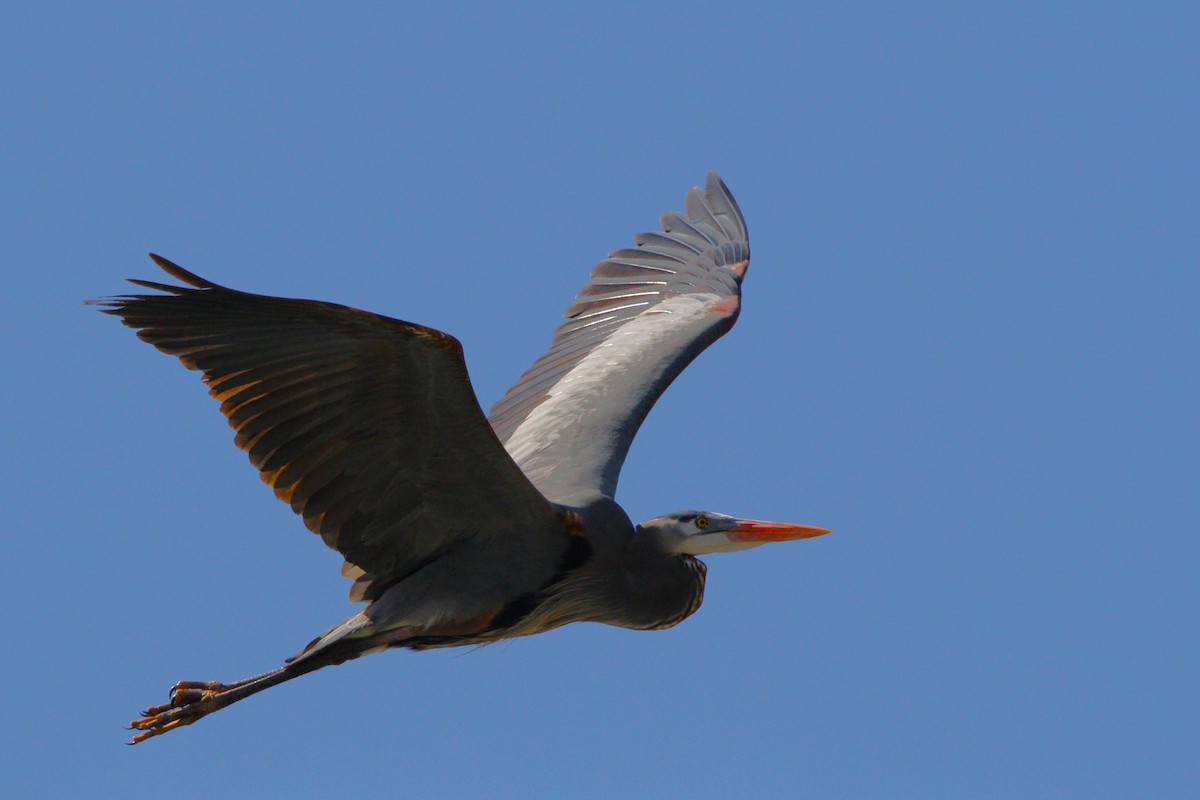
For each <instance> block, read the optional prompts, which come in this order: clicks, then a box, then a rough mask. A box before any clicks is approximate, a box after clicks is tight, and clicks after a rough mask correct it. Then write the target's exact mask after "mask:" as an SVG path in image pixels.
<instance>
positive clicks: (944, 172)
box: [0, 2, 1200, 798]
mask: <svg viewBox="0 0 1200 800" xmlns="http://www.w3.org/2000/svg"><path fill="white" fill-rule="evenodd" d="M104 5H105V6H106V7H105V8H103V9H102V8H101V6H99V5H95V4H81V3H79V4H72V3H65V4H58V5H51V4H41V3H39V4H9V5H7V6H6V8H5V10H4V11H3V12H0V69H2V70H3V72H2V75H3V79H2V86H0V89H2V91H3V101H4V102H3V105H4V108H5V123H4V146H3V147H2V148H0V169H2V171H3V173H2V174H3V183H4V187H5V191H4V192H2V193H0V237H2V240H3V242H4V250H5V260H6V263H7V264H8V267H7V269H6V270H5V275H6V287H5V288H6V294H7V297H8V302H7V303H6V310H5V313H4V315H3V318H2V322H0V324H2V325H3V326H4V341H5V342H6V347H5V348H4V349H3V356H2V358H3V374H4V375H5V377H6V388H7V393H6V394H7V399H6V401H5V403H6V410H7V413H6V414H5V415H4V423H3V424H4V434H3V435H4V450H5V452H6V454H7V458H6V459H5V478H4V481H3V492H4V496H5V503H4V505H5V508H6V509H7V512H8V513H7V518H6V520H5V523H6V524H5V530H6V532H7V541H8V547H7V558H6V559H5V560H4V566H3V580H2V581H0V585H2V586H3V592H4V598H3V603H4V607H5V608H6V609H7V614H6V622H5V628H6V641H7V644H6V645H5V648H4V653H5V657H4V658H3V659H0V664H2V670H3V672H2V673H0V674H2V675H3V679H4V687H5V689H4V705H5V713H4V714H3V716H2V717H0V727H2V730H3V738H4V751H5V754H6V758H5V762H6V764H7V766H6V768H5V769H4V770H3V771H2V772H0V795H3V796H6V797H35V796H45V797H88V796H90V797H118V796H120V797H130V798H134V797H162V796H166V794H167V793H168V792H167V790H166V789H165V788H164V787H165V786H167V785H171V786H172V787H173V788H172V789H171V790H170V792H169V794H170V795H171V796H173V797H178V798H223V797H230V798H233V797H280V796H285V795H286V796H291V797H296V798H307V797H343V796H354V795H356V794H361V795H366V794H370V795H371V796H384V795H389V794H391V795H404V796H411V797H423V796H461V797H539V796H549V795H550V794H552V793H553V794H554V795H555V796H561V797H581V798H592V797H595V798H601V797H604V798H608V797H613V796H636V797H649V796H653V797H664V798H674V797H680V798H682V797H687V798H708V797H713V798H715V797H728V796H743V797H748V796H754V797H839V798H876V797H913V798H916V797H920V798H931V797H953V798H962V797H998V796H1008V797H1013V796H1021V797H1067V796H1075V797H1132V796H1175V797H1178V796H1182V795H1183V794H1185V793H1187V792H1189V791H1194V789H1195V786H1196V785H1197V782H1198V781H1200V767H1198V766H1197V765H1198V763H1200V762H1198V761H1197V759H1196V752H1197V747H1198V746H1200V731H1198V727H1200V722H1198V721H1200V690H1198V689H1197V683H1196V679H1195V676H1196V675H1198V674H1200V652H1198V648H1197V643H1196V628H1197V621H1198V614H1197V612H1198V610H1200V609H1198V605H1200V603H1198V597H1197V594H1198V593H1197V575H1198V574H1200V544H1198V543H1200V536H1197V533H1198V531H1197V520H1198V519H1200V508H1198V505H1200V504H1198V502H1197V498H1198V491H1197V490H1198V488H1200V485H1198V478H1200V469H1198V466H1200V464H1198V462H1200V459H1198V455H1200V447H1198V439H1200V437H1198V436H1197V433H1198V431H1197V421H1196V398H1197V395H1198V392H1200V380H1198V378H1197V369H1196V364H1197V346H1196V345H1197V342H1198V341H1200V338H1198V333H1200V331H1197V327H1198V326H1197V318H1198V314H1197V311H1198V309H1197V297H1198V296H1200V278H1198V272H1197V253H1198V252H1200V248H1198V245H1200V233H1198V231H1200V226H1198V225H1197V221H1198V219H1200V214H1198V212H1200V203H1198V202H1197V201H1198V193H1197V186H1198V185H1200V184H1198V180H1200V159H1198V157H1197V150H1196V143H1197V141H1200V96H1198V95H1200V90H1198V87H1200V83H1197V80H1196V76H1197V74H1198V73H1197V68H1198V67H1200V63H1198V62H1200V57H1198V56H1197V48H1196V42H1197V41H1198V34H1200V30H1198V28H1200V24H1198V23H1200V15H1198V14H1197V12H1196V11H1195V9H1194V6H1192V5H1191V4H1182V3H1180V4H1171V3H1160V4H1153V7H1148V6H1142V5H1137V4H1126V5H1121V4H1108V3H1094V4H1054V5H1051V4H945V5H939V4H919V5H913V4H895V5H871V4H865V5H851V4H825V5H806V6H803V7H801V6H800V5H799V4H783V3H779V4H769V5H756V6H743V5H739V4H729V3H705V2H695V3H689V4H654V5H647V4H607V5H605V6H603V7H600V6H592V7H584V6H579V7H576V8H572V9H571V10H567V9H565V8H562V7H560V6H559V5H557V4H543V5H536V4H533V5H523V6H516V5H501V4H492V5H484V4H436V5H434V4H426V5H408V6H404V7H401V6H399V5H398V4H365V3H364V4H355V5H353V6H352V7H350V8H349V9H346V8H335V7H334V6H333V5H324V4H320V5H318V4H310V5H301V4H286V5H285V4H280V5H275V6H271V5H261V4H251V5H249V6H247V5H246V4H220V3H208V4H172V5H171V7H170V8H167V7H165V6H163V5H160V4H142V3H119V4H104ZM587 8H590V10H586V9H587ZM709 169H716V170H719V171H720V172H721V174H722V175H723V176H724V178H725V179H726V181H727V182H728V184H729V186H730V187H731V189H732V190H733V191H734V193H735V194H736V196H737V198H738V200H739V202H740V203H741V206H742V209H743V211H744V212H745V214H746V217H747V220H748V222H749V228H750V232H751V240H752V242H753V251H754V260H753V264H752V266H751V270H750V273H749V275H748V277H747V280H746V284H745V292H746V294H745V304H744V313H743V315H742V318H741V321H740V322H739V324H738V326H737V328H735V329H734V331H733V332H732V333H731V334H730V335H729V336H728V337H726V338H725V339H723V340H721V341H720V342H719V343H717V344H716V345H715V346H714V347H713V348H712V349H711V350H710V351H709V352H707V353H705V354H704V355H703V356H702V357H701V358H700V359H699V360H698V361H697V363H696V364H695V365H693V366H692V367H691V368H690V369H689V370H688V371H687V373H686V374H685V375H684V376H683V377H682V378H681V379H680V380H679V381H677V383H676V384H675V385H674V386H673V387H672V388H671V389H670V391H669V392H668V393H667V394H666V395H665V397H664V398H663V400H662V401H661V402H660V404H659V405H658V407H657V408H656V409H655V411H654V412H653V413H652V414H651V416H650V418H649V420H648V422H647V424H646V426H645V427H644V428H643V430H642V433H641V435H640V436H639V438H638V441H637V443H636V445H635V447H634V449H633V451H632V453H631V456H630V459H629V461H628V463H627V464H626V468H625V471H624V473H623V478H622V484H621V489H620V493H619V498H618V499H619V500H620V501H621V502H622V503H623V504H624V505H625V507H626V508H627V509H628V510H629V512H630V514H631V516H633V517H634V518H635V519H645V518H648V517H652V516H656V515H658V514H661V513H665V512H668V511H673V510H678V509H685V508H693V507H699V508H708V509H712V510H715V511H722V512H727V513H732V514H736V515H739V516H750V517H759V518H764V519H782V520H794V521H796V522H804V523H809V524H814V525H821V526H826V527H830V528H833V529H835V531H836V533H835V535H833V536H828V537H824V538H821V539H817V540H813V541H807V542H799V543H794V544H791V545H786V546H785V545H779V546H776V547H768V548H760V549H758V550H755V551H752V552H749V553H741V554H734V555H728V556H714V557H711V558H709V559H708V563H709V567H710V570H709V583H708V592H707V598H706V601H705V605H704V608H703V609H701V611H700V612H699V613H698V614H697V615H696V616H695V617H693V618H692V619H690V620H688V621H687V622H686V623H685V624H683V625H682V626H680V627H678V628H676V629H673V630H670V631H666V632H661V633H653V634H648V633H634V632H629V631H622V630H617V629H612V628H604V627H601V626H595V625H586V626H582V625H581V626H575V627H572V628H567V629H564V630H561V631H558V632H555V633H552V634H549V635H546V636H542V637H537V638H532V639H527V640H522V641H517V642H513V643H507V644H501V645H499V646H495V647H490V648H485V649H483V650H479V651H472V652H441V653H436V652H435V653H418V654H414V653H403V652H400V653H387V654H384V655H381V656H373V657H371V658H367V659H363V660H361V661H358V662H355V663H352V664H347V665H344V666H342V667H338V668H336V669H329V670H325V671H322V672H320V673H317V674H315V675H312V676H308V677H306V678H304V679H302V680H299V681H295V682H292V683H290V684H288V685H286V686H283V687H280V688H276V689H273V690H271V691H269V692H267V693H265V694H263V695H260V696H258V697H255V698H254V699H252V700H248V701H246V702H245V703H242V704H239V705H238V706H236V707H234V708H231V709H229V710H227V711H224V712H222V713H221V714H219V715H216V716H214V717H211V718H209V719H206V720H204V721H203V722H202V723H200V724H198V725H195V726H193V727H192V728H189V729H187V730H185V731H181V732H179V733H175V734H172V735H170V736H167V737H164V738H162V739H159V740H156V741H153V742H150V743H148V744H147V745H145V746H141V747H137V748H126V747H123V746H122V744H121V743H122V742H123V741H125V739H126V736H127V733H126V732H125V731H123V730H122V726H123V724H124V723H125V722H126V721H128V720H129V719H131V718H132V716H133V715H134V714H135V713H136V712H137V711H138V710H139V709H140V708H143V707H145V706H146V705H147V704H150V703H156V702H160V701H161V698H162V697H163V696H164V695H165V691H166V689H167V687H168V686H169V685H170V684H171V683H172V682H174V681H175V680H178V679H181V678H188V679H219V680H232V679H235V678H238V677H243V676H246V675H249V674H253V673H256V672H259V671H262V670H265V669H268V668H271V667H273V666H275V665H277V664H278V663H279V661H280V660H281V659H282V658H283V657H284V656H286V655H288V654H289V653H291V652H293V651H294V650H295V649H296V648H297V647H298V646H300V645H302V644H303V643H305V642H307V641H308V640H309V639H310V638H311V637H312V636H314V635H315V634H316V633H318V632H320V631H321V630H323V629H324V628H325V627H326V626H327V625H329V624H331V623H333V622H335V621H337V620H339V619H341V618H342V617H343V616H345V615H347V614H348V613H349V612H350V611H351V608H352V607H351V606H350V605H349V603H348V602H347V601H346V599H345V592H346V589H347V586H346V585H345V582H344V581H343V579H342V578H341V577H340V576H339V575H338V566H339V563H340V559H339V558H338V557H337V555H336V554H335V553H332V552H330V551H328V550H326V549H325V548H323V547H322V546H321V544H320V542H319V541H318V540H317V539H315V538H314V537H312V536H311V535H309V534H308V533H307V532H305V530H304V529H303V527H302V526H301V524H300V523H299V521H298V520H297V519H295V518H294V517H293V516H292V515H291V513H290V512H289V511H288V510H287V508H286V507H285V506H283V505H282V504H280V503H278V502H277V501H276V500H274V499H273V497H272V496H271V494H270V492H269V491H267V490H266V489H265V488H264V487H263V486H262V485H261V484H260V483H259V481H258V479H257V478H256V476H255V474H254V471H253V470H252V469H251V468H250V466H249V465H248V464H247V463H246V460H245V457H244V456H243V455H242V454H241V453H239V452H238V451H237V450H236V449H235V448H234V447H233V446H232V445H231V442H230V440H231V432H230V431H229V429H228V428H227V426H226V424H225V422H224V421H223V419H222V418H221V417H220V415H219V414H218V413H217V410H216V408H215V404H214V403H213V402H212V401H211V400H210V399H209V398H207V397H206V396H205V392H204V390H203V387H202V386H201V384H200V382H199V380H198V378H197V376H196V375H195V374H194V373H190V372H187V371H185V370H184V369H182V368H181V367H180V366H179V365H178V364H177V363H175V362H174V361H173V360H171V359H168V358H166V357H164V356H162V355H161V354H158V353H156V352H155V351H154V350H153V349H152V348H150V347H148V346H146V345H144V344H141V343H140V342H138V341H137V340H136V339H135V338H134V337H133V335H132V334H131V332H129V331H128V330H126V329H124V328H122V327H121V326H120V325H118V324H117V323H116V322H115V321H114V320H112V319H109V318H105V317H103V316H101V315H99V314H97V313H96V312H95V310H93V309H90V308H85V307H83V306H82V305H80V301H82V300H83V299H85V298H89V297H95V296H99V295H104V294H112V293H117V292H120V291H122V286H123V284H122V282H121V279H122V278H125V277H148V278H154V277H155V269H154V267H153V265H152V264H151V263H150V262H149V261H148V260H147V259H146V258H145V256H144V253H145V252H146V251H148V250H153V251H155V252H159V253H162V254H163V255H165V256H167V257H169V258H171V259H173V260H176V261H178V262H180V263H181V264H183V265H185V266H187V267H189V268H191V269H194V270H196V271H198V272H200V273H201V274H203V275H205V276H207V277H210V278H212V279H214V280H217V281H218V282H222V283H225V284H228V285H232V286H235V287H238V288H242V289H246V290H250V291H259V292H266V293H273V294H282V295H287V296H299V297H312V298H319V299H327V300H333V301H338V302H342V303H347V304H351V305H356V306H361V307H364V308H368V309H371V310H374V311H378V312H380V313H384V314H388V315H391V316H396V317H400V318H403V319H409V320H413V321H416V322H421V323H424V324H427V325H432V326H435V327H438V328H441V329H443V330H446V331H449V332H451V333H453V334H454V335H456V336H457V337H458V338H459V339H461V340H462V341H463V343H464V346H465V348H466V352H467V358H468V363H469V366H470V369H471V373H472V377H473V380H474V382H475V385H476V388H477V390H478V393H479V396H480V398H481V400H482V401H483V402H484V404H485V405H486V404H490V403H491V402H492V401H493V400H494V399H495V398H497V397H498V396H499V395H500V393H501V392H502V391H503V389H504V388H505V387H506V386H507V385H508V384H509V383H510V382H511V381H513V380H514V379H515V378H516V376H517V375H518V374H519V373H520V372H521V371H522V370H523V369H524V368H525V367H526V366H527V365H528V364H529V363H530V362H531V361H532V359H533V358H534V357H535V356H536V355H537V354H538V353H540V352H541V350H542V348H544V346H545V344H546V343H547V342H548V340H549V337H550V333H551V331H552V329H553V326H554V324H555V323H556V320H557V318H558V315H559V314H560V313H561V310H562V309H563V308H564V307H565V306H566V305H567V303H568V302H569V300H570V298H571V297H572V295H573V293H574V291H575V290H576V289H577V288H578V286H579V285H580V284H581V283H582V281H583V280H584V278H585V276H586V274H587V271H588V269H589V268H590V266H591V265H592V264H593V263H594V262H596V261H597V260H599V259H600V258H602V257H603V256H604V254H605V253H606V252H607V251H609V250H612V249H615V248H618V247H624V246H627V245H628V244H629V242H630V238H629V237H630V235H631V234H632V233H634V232H636V231H640V230H646V229H650V228H653V227H654V225H655V224H656V221H657V219H658V215H659V213H660V212H662V211H664V210H667V209H675V208H679V207H681V203H682V196H683V193H684V191H685V190H686V189H687V188H688V187H689V186H691V185H693V184H695V183H699V182H702V181H703V178H704V174H705V172H706V171H708V170H709Z"/></svg>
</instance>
